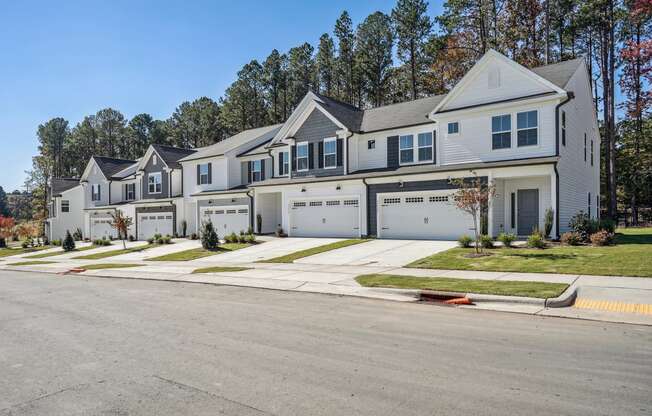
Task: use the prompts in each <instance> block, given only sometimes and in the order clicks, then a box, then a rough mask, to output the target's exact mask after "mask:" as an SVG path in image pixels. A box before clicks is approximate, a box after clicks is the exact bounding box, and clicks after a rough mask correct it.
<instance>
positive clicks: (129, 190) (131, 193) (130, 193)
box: [125, 183, 136, 201]
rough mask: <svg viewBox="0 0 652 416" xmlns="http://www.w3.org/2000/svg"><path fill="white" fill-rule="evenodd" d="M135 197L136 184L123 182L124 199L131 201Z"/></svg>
mask: <svg viewBox="0 0 652 416" xmlns="http://www.w3.org/2000/svg"><path fill="white" fill-rule="evenodd" d="M134 199H136V184H135V183H128V184H125V201H133V200H134Z"/></svg>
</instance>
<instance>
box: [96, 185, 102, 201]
mask: <svg viewBox="0 0 652 416" xmlns="http://www.w3.org/2000/svg"><path fill="white" fill-rule="evenodd" d="M101 189H102V187H101V186H100V184H99V183H98V184H97V200H98V201H101V200H102V191H101Z"/></svg>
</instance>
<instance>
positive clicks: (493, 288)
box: [355, 274, 568, 299]
mask: <svg viewBox="0 0 652 416" xmlns="http://www.w3.org/2000/svg"><path fill="white" fill-rule="evenodd" d="M355 280H356V281H357V282H358V283H360V284H361V285H362V286H365V287H388V288H394V289H422V290H441V291H450V292H460V293H478V294H486V295H502V296H525V297H529V298H541V299H547V298H555V297H557V296H559V295H561V294H562V293H563V292H564V291H565V290H566V288H568V285H567V284H565V283H547V282H527V281H516V280H481V279H453V278H449V277H417V276H400V275H393V274H365V275H362V276H358V277H356V278H355Z"/></svg>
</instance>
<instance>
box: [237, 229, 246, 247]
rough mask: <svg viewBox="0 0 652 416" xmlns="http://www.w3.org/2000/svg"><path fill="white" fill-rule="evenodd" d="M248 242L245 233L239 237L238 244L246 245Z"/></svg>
mask: <svg viewBox="0 0 652 416" xmlns="http://www.w3.org/2000/svg"><path fill="white" fill-rule="evenodd" d="M246 242H247V236H246V235H245V233H244V232H243V233H242V234H240V235H239V236H238V243H243V244H244V243H246Z"/></svg>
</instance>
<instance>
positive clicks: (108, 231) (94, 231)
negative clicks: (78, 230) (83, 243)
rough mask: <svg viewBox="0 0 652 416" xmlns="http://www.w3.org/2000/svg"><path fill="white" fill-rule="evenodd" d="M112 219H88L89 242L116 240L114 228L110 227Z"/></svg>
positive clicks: (116, 234)
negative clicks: (103, 239)
mask: <svg viewBox="0 0 652 416" xmlns="http://www.w3.org/2000/svg"><path fill="white" fill-rule="evenodd" d="M112 222H113V219H112V218H111V217H91V218H90V229H91V230H90V231H91V232H90V237H91V240H101V239H102V238H105V239H111V238H114V239H115V238H117V236H118V233H117V231H116V230H115V228H113V227H111V223H112Z"/></svg>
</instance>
